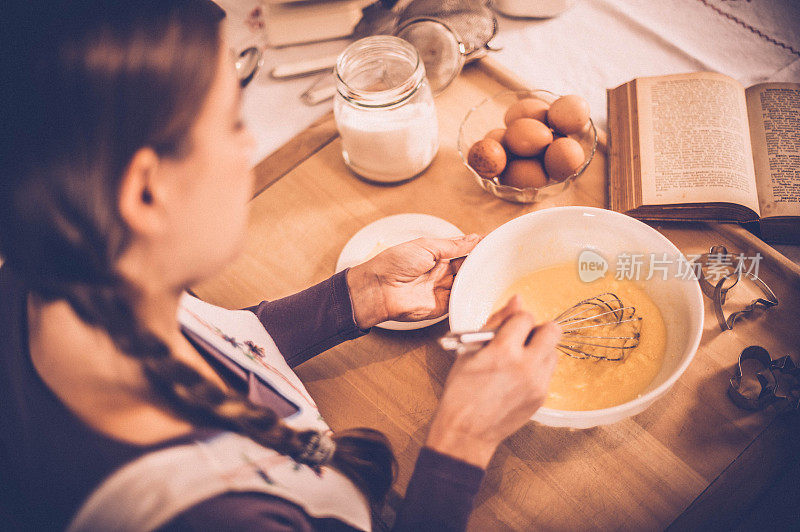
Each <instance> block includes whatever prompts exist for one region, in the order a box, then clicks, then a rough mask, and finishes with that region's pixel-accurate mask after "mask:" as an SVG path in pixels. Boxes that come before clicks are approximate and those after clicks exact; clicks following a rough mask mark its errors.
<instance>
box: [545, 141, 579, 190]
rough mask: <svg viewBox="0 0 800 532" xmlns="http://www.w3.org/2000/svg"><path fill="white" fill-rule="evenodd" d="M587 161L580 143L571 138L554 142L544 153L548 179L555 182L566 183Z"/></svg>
mask: <svg viewBox="0 0 800 532" xmlns="http://www.w3.org/2000/svg"><path fill="white" fill-rule="evenodd" d="M585 159H586V156H585V154H584V153H583V148H582V147H581V145H580V143H579V142H578V141H577V140H575V139H571V138H569V137H561V138H559V139H556V140H554V141H553V143H552V144H550V146H548V147H547V151H545V152H544V168H545V170H546V171H547V177H549V178H550V179H552V180H554V181H564V180H565V179H566V178H568V177H569V176H571V175H572V174H574V173H575V171H576V170H577V169H578V168H580V166H581V165H582V164H583V161H584V160H585Z"/></svg>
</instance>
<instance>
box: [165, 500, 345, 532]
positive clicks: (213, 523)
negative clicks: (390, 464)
mask: <svg viewBox="0 0 800 532" xmlns="http://www.w3.org/2000/svg"><path fill="white" fill-rule="evenodd" d="M190 530H197V531H200V530H225V531H234V530H235V531H242V532H244V531H249V530H259V531H261V530H269V531H270V532H312V531H314V530H329V531H331V532H353V531H355V529H354V528H352V527H351V526H349V525H346V524H345V523H342V522H341V521H339V520H338V519H332V518H325V519H315V518H313V517H310V516H309V515H308V514H307V513H306V512H305V511H304V510H303V509H302V508H300V507H299V506H297V505H295V504H292V503H290V502H289V501H287V500H286V499H282V498H280V497H274V496H271V495H266V494H264V493H250V492H242V493H238V492H229V493H224V494H222V495H219V496H217V497H213V498H211V499H208V500H205V501H203V502H201V503H199V504H196V505H194V506H192V507H191V508H189V509H188V510H186V511H184V512H183V513H181V514H179V515H177V516H176V517H174V518H173V519H172V520H171V521H170V522H168V523H167V524H166V525H164V526H163V527H161V528H159V532H179V531H181V532H183V531H190Z"/></svg>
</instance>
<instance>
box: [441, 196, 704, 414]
mask: <svg viewBox="0 0 800 532" xmlns="http://www.w3.org/2000/svg"><path fill="white" fill-rule="evenodd" d="M586 250H589V251H591V252H592V253H594V254H597V255H599V256H600V257H602V258H603V259H604V260H605V261H606V262H607V263H608V271H607V272H605V273H604V274H603V275H610V276H614V275H615V272H617V270H618V268H617V267H618V266H619V264H620V259H619V257H624V256H629V257H630V256H634V255H641V256H643V257H644V256H645V255H649V254H654V256H656V257H664V256H666V257H668V258H670V259H671V260H670V261H669V262H668V263H667V264H665V269H666V272H665V273H664V275H662V274H661V272H659V273H658V274H654V275H652V276H649V273H650V272H651V271H652V270H650V271H648V270H649V265H647V264H645V265H644V266H643V268H642V271H641V275H640V276H639V280H638V282H637V284H638V287H639V288H640V289H641V290H642V291H644V292H645V293H646V294H647V296H648V297H649V298H650V299H651V300H652V301H653V302H654V303H655V304H656V306H657V307H658V310H659V312H660V313H661V317H662V319H663V321H664V327H665V329H666V345H665V347H664V358H663V363H662V365H661V368H660V369H659V370H658V373H657V374H656V376H655V377H654V378H653V380H652V382H651V383H650V384H649V386H648V387H647V388H645V389H644V390H643V391H642V393H641V396H639V397H636V398H634V399H631V400H630V401H627V402H625V403H622V404H620V405H617V406H613V407H608V408H602V409H596V410H561V409H556V408H549V407H542V408H540V409H539V410H538V411H537V412H536V414H535V415H534V416H533V418H532V419H533V420H534V421H537V422H539V423H542V424H545V425H549V426H554V427H570V428H576V429H579V428H589V427H594V426H597V425H607V424H610V423H615V422H617V421H620V420H622V419H625V418H627V417H630V416H633V415H635V414H638V413H639V412H641V411H643V410H644V409H646V408H648V407H649V406H650V405H651V404H652V403H653V402H654V401H656V400H657V399H659V398H662V397H664V396H665V395H667V392H668V391H669V390H670V389H672V388H673V386H674V385H675V383H676V382H677V380H678V379H679V378H680V377H681V375H683V373H684V372H685V371H686V369H687V368H688V367H689V365H690V364H691V362H692V360H693V359H694V356H695V353H696V352H697V348H698V346H699V345H700V339H701V337H702V335H703V319H704V315H705V305H704V303H703V294H702V292H701V291H700V286H699V285H698V283H697V282H696V281H695V280H694V279H684V278H681V277H679V276H678V274H679V273H680V272H679V265H680V260H681V259H682V260H686V259H685V257H683V255H682V254H681V252H680V251H679V250H678V248H676V247H675V246H674V245H673V244H672V243H671V242H670V241H669V240H668V239H667V238H666V237H665V236H664V235H662V234H661V233H659V232H658V231H657V230H655V229H653V228H652V227H650V226H649V225H647V224H645V223H642V222H640V221H639V220H636V219H634V218H631V217H630V216H625V215H623V214H620V213H616V212H613V211H608V210H605V209H598V208H592V207H555V208H550V209H542V210H538V211H536V212H531V213H528V214H524V215H522V216H519V217H517V218H515V219H513V220H510V221H508V222H506V223H505V224H503V225H501V226H499V227H498V228H496V229H495V230H494V231H492V232H491V233H489V234H488V235H486V236H485V237H484V238H483V239H482V240H481V241H480V242H479V243H478V245H477V246H475V249H473V250H472V251H470V253H469V256H468V257H467V258H466V260H465V261H464V263H463V264H462V265H461V267H460V268H459V270H458V274H457V275H456V278H455V281H454V282H453V288H452V291H451V295H450V308H449V311H450V329H451V330H453V331H475V330H479V329H480V328H481V327H483V326H484V324H485V323H486V321H487V319H488V318H489V316H490V315H491V313H492V310H493V309H494V308H496V307H497V303H498V301H499V300H500V298H502V297H504V294H506V292H507V291H508V289H509V287H510V286H511V285H512V284H513V283H515V282H516V281H518V280H519V279H520V277H523V276H525V275H528V274H530V273H531V272H533V271H536V270H539V269H543V268H549V267H553V266H557V265H560V264H564V263H573V264H575V267H576V269H577V268H578V267H579V260H580V256H581V255H582V254H583V253H584V251H586ZM615 258H617V260H616V264H615ZM612 291H613V290H612ZM617 293H618V294H619V293H620V292H617ZM623 301H624V300H623ZM567 304H569V302H566V301H565V306H566V305H567ZM643 332H644V334H647V331H646V329H644V331H643ZM609 336H610V335H609ZM569 362H572V361H571V360H570V361H569ZM597 363H598V364H603V365H608V364H614V363H612V362H608V363H606V362H603V361H597Z"/></svg>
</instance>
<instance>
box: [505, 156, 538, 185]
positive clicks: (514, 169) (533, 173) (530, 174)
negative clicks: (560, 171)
mask: <svg viewBox="0 0 800 532" xmlns="http://www.w3.org/2000/svg"><path fill="white" fill-rule="evenodd" d="M500 183H502V184H503V185H510V186H512V187H517V188H527V187H536V188H539V187H543V186H545V185H546V184H547V175H545V173H544V168H543V167H542V163H540V162H539V160H538V159H513V160H511V161H508V164H507V165H506V169H505V170H503V173H502V174H500Z"/></svg>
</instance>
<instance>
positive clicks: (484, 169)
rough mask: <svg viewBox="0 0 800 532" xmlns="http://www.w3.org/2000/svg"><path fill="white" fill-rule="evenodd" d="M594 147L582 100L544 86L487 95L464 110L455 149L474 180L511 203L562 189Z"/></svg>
mask: <svg viewBox="0 0 800 532" xmlns="http://www.w3.org/2000/svg"><path fill="white" fill-rule="evenodd" d="M596 149H597V130H596V129H595V126H594V123H593V122H592V120H591V117H590V116H589V107H588V104H586V102H585V100H583V99H582V98H581V97H579V96H576V95H567V96H559V95H557V94H554V93H552V92H549V91H546V90H522V91H519V90H507V91H503V92H500V93H497V94H495V95H494V96H490V97H488V98H486V99H485V100H483V101H482V102H481V103H479V104H478V105H476V106H475V107H473V108H472V109H470V110H469V111H468V112H467V114H466V116H465V117H464V119H463V121H462V122H461V125H460V127H459V131H458V153H459V155H460V156H461V160H462V161H463V162H464V165H465V166H466V167H467V169H468V170H469V172H470V174H471V175H472V176H473V177H474V178H475V180H476V182H477V183H478V185H479V186H480V187H481V188H483V189H484V190H486V191H487V192H489V193H491V194H493V195H494V196H497V197H498V198H501V199H504V200H506V201H511V202H515V203H535V202H537V201H540V200H543V199H546V198H549V197H552V196H554V195H556V194H559V193H560V192H562V191H564V190H566V189H567V187H569V186H570V184H571V183H572V182H573V181H574V180H575V179H577V178H578V177H579V176H580V175H581V174H582V173H583V172H584V171H585V170H586V168H587V167H588V166H589V163H591V161H592V157H593V156H594V153H595V150H596Z"/></svg>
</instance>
